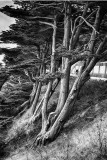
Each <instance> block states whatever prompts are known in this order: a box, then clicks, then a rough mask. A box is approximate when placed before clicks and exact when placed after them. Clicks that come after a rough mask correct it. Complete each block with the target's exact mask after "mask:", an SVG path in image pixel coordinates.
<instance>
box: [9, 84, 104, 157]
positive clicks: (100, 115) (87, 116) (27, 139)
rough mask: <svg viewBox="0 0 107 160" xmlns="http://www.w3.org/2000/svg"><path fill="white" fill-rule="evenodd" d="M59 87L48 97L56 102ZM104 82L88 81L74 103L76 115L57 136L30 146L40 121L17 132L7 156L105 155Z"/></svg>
mask: <svg viewBox="0 0 107 160" xmlns="http://www.w3.org/2000/svg"><path fill="white" fill-rule="evenodd" d="M57 97H58V89H57V91H56V93H55V94H54V96H53V98H52V99H51V100H50V105H52V104H54V105H55V103H56V101H57ZM106 99H107V83H106V82H103V81H100V82H97V81H89V82H87V84H86V85H85V86H84V87H83V89H82V91H81V92H80V95H79V96H78V101H77V102H76V104H75V111H73V112H74V113H75V116H73V118H72V119H70V120H69V121H68V122H67V123H66V124H65V126H64V129H63V131H62V133H61V134H60V136H59V137H58V138H57V139H56V140H55V141H54V142H52V143H51V144H49V145H47V146H45V147H37V148H36V147H35V146H34V147H33V148H32V149H31V148H30V147H31V145H30V144H31V143H32V142H33V140H34V139H35V135H36V134H37V133H38V132H39V130H40V122H39V123H38V124H35V129H34V131H33V132H32V133H31V134H30V135H23V134H22V135H20V136H19V137H18V138H17V139H15V140H14V141H13V142H11V143H10V144H9V147H8V148H7V149H10V148H11V154H10V157H9V158H7V159H6V160H11V159H12V160H28V159H29V160H46V159H47V160H48V159H50V160H52V159H58V160H63V159H65V160H68V159H69V160H78V159H79V160H80V159H82V160H83V159H85V160H87V159H89V160H93V159H99V157H100V159H101V156H102V157H103V158H104V156H105V152H106V150H105V148H106V135H107V134H106V132H107V127H106V125H107V118H106V117H107V113H106V112H107V107H106V105H107V100H106Z"/></svg>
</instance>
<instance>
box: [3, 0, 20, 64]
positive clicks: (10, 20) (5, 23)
mask: <svg viewBox="0 0 107 160" xmlns="http://www.w3.org/2000/svg"><path fill="white" fill-rule="evenodd" d="M5 5H13V2H12V0H0V8H1V7H4V6H5ZM13 23H15V19H14V18H11V17H9V16H7V15H5V14H3V13H1V12H0V34H1V33H2V31H6V30H9V26H10V25H11V24H13ZM16 46H17V45H16V44H4V43H0V48H4V47H7V48H8V47H9V48H13V47H16ZM3 59H4V55H3V54H2V55H0V63H1V64H2V65H3V66H5V63H4V62H3Z"/></svg>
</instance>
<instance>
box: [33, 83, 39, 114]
mask: <svg viewBox="0 0 107 160" xmlns="http://www.w3.org/2000/svg"><path fill="white" fill-rule="evenodd" d="M41 87H42V82H39V84H38V87H37V91H36V94H35V97H34V100H33V102H32V105H31V112H32V114H33V113H34V111H35V109H36V106H37V103H38V100H39V96H40V92H41Z"/></svg>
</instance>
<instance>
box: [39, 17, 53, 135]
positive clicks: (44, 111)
mask: <svg viewBox="0 0 107 160" xmlns="http://www.w3.org/2000/svg"><path fill="white" fill-rule="evenodd" d="M55 47H56V16H55V17H54V26H53V38H52V55H51V73H54V72H55ZM52 84H53V81H50V82H49V84H48V87H47V91H46V93H45V96H44V100H43V105H42V129H41V132H40V134H39V135H38V137H40V136H41V135H43V134H45V132H46V131H47V127H48V116H47V105H48V101H49V96H50V93H51V90H52Z"/></svg>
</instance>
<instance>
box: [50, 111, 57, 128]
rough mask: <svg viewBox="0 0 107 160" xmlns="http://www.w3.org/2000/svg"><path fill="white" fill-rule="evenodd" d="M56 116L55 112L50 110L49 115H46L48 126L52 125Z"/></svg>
mask: <svg viewBox="0 0 107 160" xmlns="http://www.w3.org/2000/svg"><path fill="white" fill-rule="evenodd" d="M56 118H57V114H56V112H51V113H50V114H49V117H48V122H49V126H50V125H51V126H52V125H53V124H54V122H55V120H56Z"/></svg>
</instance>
